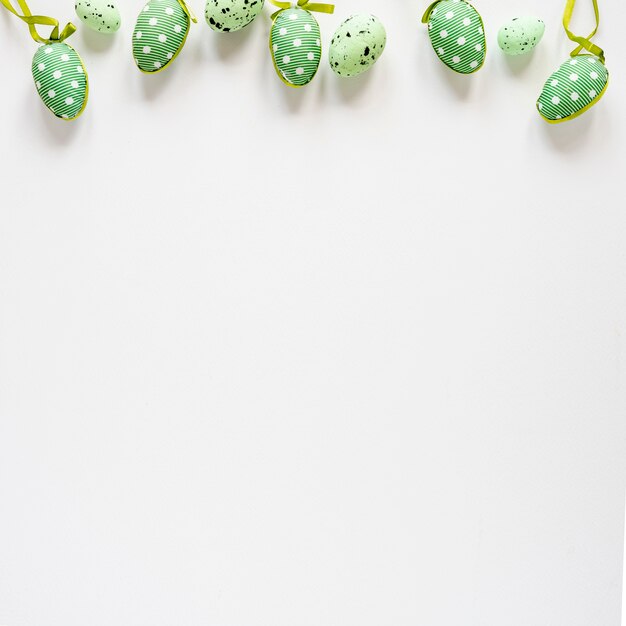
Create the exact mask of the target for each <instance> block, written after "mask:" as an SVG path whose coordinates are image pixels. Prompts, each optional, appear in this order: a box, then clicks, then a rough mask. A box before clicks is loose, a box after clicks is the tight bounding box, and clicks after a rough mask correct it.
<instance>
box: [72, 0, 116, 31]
mask: <svg viewBox="0 0 626 626" xmlns="http://www.w3.org/2000/svg"><path fill="white" fill-rule="evenodd" d="M74 8H75V9H76V15H78V17H80V19H81V20H82V21H83V22H85V25H86V26H88V27H89V28H91V29H92V30H95V31H97V32H99V33H114V32H115V31H116V30H118V29H119V27H120V24H121V23H122V18H121V17H120V11H119V9H118V8H117V5H116V4H114V3H113V2H111V0H109V1H108V2H107V0H76V4H75V5H74Z"/></svg>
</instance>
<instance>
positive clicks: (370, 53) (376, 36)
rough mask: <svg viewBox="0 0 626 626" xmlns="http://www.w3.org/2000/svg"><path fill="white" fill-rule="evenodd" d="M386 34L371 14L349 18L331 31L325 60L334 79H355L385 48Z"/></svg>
mask: <svg viewBox="0 0 626 626" xmlns="http://www.w3.org/2000/svg"><path fill="white" fill-rule="evenodd" d="M386 43H387V33H386V32H385V27H384V26H383V25H382V23H381V21H380V20H379V19H378V18H377V17H375V16H374V15H353V16H352V17H349V18H348V19H347V20H346V21H345V22H343V24H341V25H340V26H339V28H338V29H337V30H336V31H335V34H334V35H333V38H332V40H331V42H330V48H329V52H328V55H329V61H330V67H331V68H332V70H333V72H335V74H337V75H338V76H347V77H352V76H358V75H359V74H362V73H363V72H365V71H367V70H369V69H370V68H371V67H372V65H374V63H376V61H378V59H379V57H380V55H381V54H382V53H383V50H384V49H385V45H386Z"/></svg>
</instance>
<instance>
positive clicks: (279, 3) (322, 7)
mask: <svg viewBox="0 0 626 626" xmlns="http://www.w3.org/2000/svg"><path fill="white" fill-rule="evenodd" d="M2 1H3V0H0V2H2ZM269 1H270V2H271V3H272V4H273V5H274V6H276V7H278V8H279V10H278V11H276V12H275V13H273V14H272V19H274V18H275V17H276V15H278V14H279V13H280V12H281V11H284V10H285V9H290V8H292V7H298V8H300V9H304V10H305V11H316V12H317V13H334V12H335V5H334V4H326V3H323V2H311V1H310V0H298V1H297V2H295V1H294V2H284V1H283V0H269Z"/></svg>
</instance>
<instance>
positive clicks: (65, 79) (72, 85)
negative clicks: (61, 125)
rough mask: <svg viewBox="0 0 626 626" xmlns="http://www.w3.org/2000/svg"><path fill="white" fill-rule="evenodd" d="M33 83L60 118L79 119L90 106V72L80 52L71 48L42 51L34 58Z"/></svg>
mask: <svg viewBox="0 0 626 626" xmlns="http://www.w3.org/2000/svg"><path fill="white" fill-rule="evenodd" d="M33 79H34V81H35V87H36V88H37V93H38V94H39V97H40V98H41V100H42V101H43V103H44V104H45V105H46V106H47V107H48V109H50V111H52V113H54V114H55V115H56V116H57V117H60V118H61V119H64V120H73V119H76V118H77V117H78V116H79V115H80V114H81V113H82V112H83V111H84V109H85V107H86V106H87V97H88V92H89V85H88V79H87V72H86V71H85V67H84V65H83V62H82V60H81V58H80V57H79V56H78V53H77V52H76V50H74V48H72V47H71V46H69V45H68V44H66V43H52V44H49V45H45V46H41V47H40V48H38V50H37V52H35V56H34V57H33Z"/></svg>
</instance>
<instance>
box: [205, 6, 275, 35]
mask: <svg viewBox="0 0 626 626" xmlns="http://www.w3.org/2000/svg"><path fill="white" fill-rule="evenodd" d="M264 1H265V0H207V3H206V7H205V9H204V17H205V18H206V21H207V24H208V25H209V26H210V27H211V28H212V29H213V30H217V31H220V32H222V33H229V32H233V31H235V30H241V29H242V28H244V27H245V26H247V25H248V24H250V22H252V21H253V20H254V18H255V17H256V16H257V15H258V14H259V13H260V12H261V9H262V8H263V3H264Z"/></svg>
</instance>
